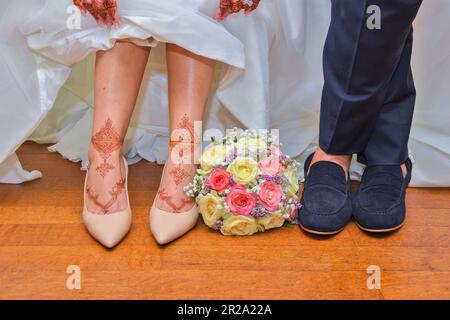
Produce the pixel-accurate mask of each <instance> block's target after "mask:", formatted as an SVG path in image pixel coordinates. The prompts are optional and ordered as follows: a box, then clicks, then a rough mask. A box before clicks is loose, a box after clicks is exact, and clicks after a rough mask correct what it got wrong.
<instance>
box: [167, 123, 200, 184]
mask: <svg viewBox="0 0 450 320" xmlns="http://www.w3.org/2000/svg"><path fill="white" fill-rule="evenodd" d="M176 133H180V135H179V136H178V137H173V135H174V134H176ZM174 138H175V139H174ZM186 138H187V139H188V140H189V141H185V139H186ZM194 139H195V132H194V123H193V122H192V121H191V120H190V119H189V116H188V115H187V114H185V115H184V116H183V117H182V118H181V121H180V122H179V123H178V125H177V127H176V130H174V131H173V132H172V139H171V142H170V148H171V149H173V148H176V147H177V146H178V145H179V144H180V143H184V144H186V143H188V144H189V145H188V148H186V149H188V150H189V151H190V155H191V157H190V160H191V163H192V161H193V153H194V152H193V142H194ZM185 147H186V146H185V145H184V146H181V148H177V149H178V150H177V151H178V159H181V160H183V159H184V153H185V151H186V150H185ZM182 162H183V161H182ZM169 174H170V175H171V176H172V177H173V178H174V180H175V184H176V185H177V186H178V185H180V184H181V183H182V182H183V180H185V179H188V178H190V174H189V172H187V171H186V170H185V169H184V168H183V166H182V163H178V164H177V165H176V167H175V168H174V169H173V170H171V171H170V172H169Z"/></svg>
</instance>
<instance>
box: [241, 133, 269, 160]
mask: <svg viewBox="0 0 450 320" xmlns="http://www.w3.org/2000/svg"><path fill="white" fill-rule="evenodd" d="M236 149H237V152H238V155H239V156H243V157H244V156H252V157H257V156H259V157H264V156H267V143H266V142H265V141H264V140H262V139H260V138H249V137H245V138H241V139H240V140H239V141H238V142H237V144H236Z"/></svg>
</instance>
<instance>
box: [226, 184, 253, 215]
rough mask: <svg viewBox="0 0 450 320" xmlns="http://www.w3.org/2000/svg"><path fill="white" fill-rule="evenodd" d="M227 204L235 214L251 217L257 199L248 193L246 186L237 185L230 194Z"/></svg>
mask: <svg viewBox="0 0 450 320" xmlns="http://www.w3.org/2000/svg"><path fill="white" fill-rule="evenodd" d="M226 203H227V206H228V208H229V209H230V211H231V212H232V213H233V214H235V215H238V216H249V215H250V214H251V213H252V211H253V209H254V208H255V207H256V197H255V195H254V194H253V193H250V192H247V190H246V189H245V186H242V185H239V184H236V185H234V186H233V187H232V188H231V190H230V193H228V195H227V198H226Z"/></svg>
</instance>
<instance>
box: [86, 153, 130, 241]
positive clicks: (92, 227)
mask: <svg viewBox="0 0 450 320" xmlns="http://www.w3.org/2000/svg"><path fill="white" fill-rule="evenodd" d="M123 161H124V163H125V179H126V180H125V192H126V195H127V202H128V207H127V209H125V210H124V211H119V212H115V213H111V214H96V213H92V212H90V211H89V210H88V209H87V206H86V196H85V197H84V198H85V199H84V210H83V221H84V225H85V226H86V229H87V230H88V231H89V233H90V234H91V236H92V237H93V238H94V239H96V240H97V241H98V242H100V243H101V244H102V245H103V246H105V247H106V248H109V249H111V248H113V247H115V246H116V245H117V244H118V243H119V242H120V241H122V239H123V238H124V237H125V235H126V234H127V233H128V231H129V230H130V227H131V218H132V213H131V208H130V199H129V197H128V163H127V160H126V159H125V158H123ZM86 187H87V174H86V180H85V182H84V192H85V194H86Z"/></svg>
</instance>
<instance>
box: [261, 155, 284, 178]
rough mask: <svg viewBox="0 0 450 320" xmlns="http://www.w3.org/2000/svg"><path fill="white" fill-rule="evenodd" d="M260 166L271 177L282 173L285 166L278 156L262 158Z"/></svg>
mask: <svg viewBox="0 0 450 320" xmlns="http://www.w3.org/2000/svg"><path fill="white" fill-rule="evenodd" d="M258 166H259V169H260V170H261V172H262V173H263V174H264V175H268V176H271V177H274V176H276V175H279V174H280V173H281V170H282V169H283V166H282V165H281V163H280V161H279V160H278V158H277V157H274V156H270V157H267V158H264V159H262V160H261V161H260V162H259V164H258Z"/></svg>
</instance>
